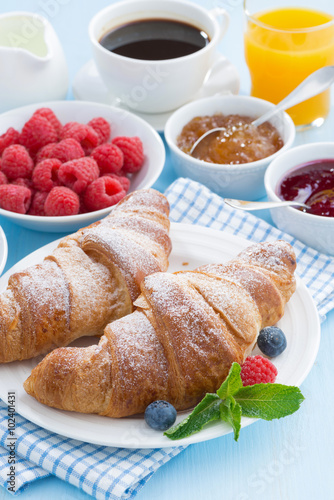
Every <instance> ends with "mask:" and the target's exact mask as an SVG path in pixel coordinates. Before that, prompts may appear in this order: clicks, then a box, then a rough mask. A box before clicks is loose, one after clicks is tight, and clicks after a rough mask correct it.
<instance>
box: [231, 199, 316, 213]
mask: <svg viewBox="0 0 334 500" xmlns="http://www.w3.org/2000/svg"><path fill="white" fill-rule="evenodd" d="M224 201H225V203H226V204H227V205H229V206H230V207H233V208H238V209H240V210H263V209H266V208H277V207H286V206H295V207H302V208H310V207H309V206H308V205H305V203H299V202H297V201H293V200H291V201H244V200H233V199H232V198H224Z"/></svg>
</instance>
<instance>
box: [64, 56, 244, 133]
mask: <svg viewBox="0 0 334 500" xmlns="http://www.w3.org/2000/svg"><path fill="white" fill-rule="evenodd" d="M239 85H240V80H239V74H238V71H237V69H236V67H235V66H234V65H233V64H232V63H231V62H230V61H229V60H228V59H226V57H224V56H223V55H222V54H218V55H217V58H216V61H215V63H214V65H213V67H212V69H211V71H210V73H209V74H208V77H207V78H206V80H205V82H204V84H203V86H202V88H201V89H200V91H199V92H198V94H197V95H196V96H195V97H194V99H193V100H195V99H200V98H202V97H208V96H211V95H217V94H219V95H222V94H227V93H229V94H237V93H238V92H239ZM73 95H74V98H75V99H78V100H80V101H94V102H100V103H103V104H111V105H113V106H118V107H120V108H122V109H128V110H129V108H128V107H126V104H124V103H122V101H121V100H120V99H118V98H117V97H116V96H114V95H112V93H110V91H108V90H107V88H106V86H105V85H104V83H103V81H102V80H101V77H100V75H99V73H98V71H97V68H96V65H95V62H94V61H93V60H90V61H88V62H87V63H86V64H85V65H84V66H83V67H82V68H81V69H80V70H79V71H78V73H77V74H76V76H75V78H74V81H73ZM132 111H133V113H136V115H137V116H140V117H141V118H143V119H144V120H146V121H147V122H148V123H149V124H150V125H152V127H153V128H155V129H156V130H157V131H159V132H162V131H163V130H164V128H165V124H166V122H167V120H168V118H169V117H170V116H171V114H172V113H173V111H171V112H169V113H140V112H137V111H135V110H132ZM174 111H175V110H174Z"/></svg>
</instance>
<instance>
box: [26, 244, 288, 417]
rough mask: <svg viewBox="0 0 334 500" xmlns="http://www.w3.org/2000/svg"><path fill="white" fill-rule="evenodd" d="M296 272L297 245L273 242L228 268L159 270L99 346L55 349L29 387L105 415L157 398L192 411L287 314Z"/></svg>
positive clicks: (134, 409) (45, 398) (62, 404)
mask: <svg viewBox="0 0 334 500" xmlns="http://www.w3.org/2000/svg"><path fill="white" fill-rule="evenodd" d="M295 268H296V260H295V255H294V252H293V250H292V247H291V246H290V245H289V244H288V243H285V242H284V241H277V242H275V243H260V244H256V245H254V246H251V247H250V248H248V249H246V250H245V251H243V252H241V253H240V254H239V255H238V257H237V258H235V259H233V260H232V261H230V262H229V263H227V264H225V265H223V264H216V265H207V266H203V267H201V268H198V269H196V270H195V271H181V272H177V273H174V274H171V273H154V274H152V275H150V276H148V277H146V278H145V280H144V281H143V283H142V285H141V289H142V294H141V295H140V297H139V298H138V300H137V301H136V302H135V306H136V307H137V309H136V311H135V312H133V313H132V314H130V315H128V316H126V317H124V318H122V319H119V320H117V321H115V322H113V323H110V324H109V325H108V326H107V327H106V328H105V331H104V335H103V336H102V337H101V339H100V342H99V344H98V345H94V346H90V347H88V348H61V349H56V350H55V351H53V352H52V353H51V354H49V355H48V356H46V357H45V358H44V360H43V361H42V362H41V363H40V364H39V365H38V366H37V367H36V368H34V369H33V371H32V374H31V376H30V377H29V378H28V379H27V380H26V382H25V384H24V387H25V390H26V391H27V392H28V393H29V394H30V395H32V396H34V397H35V398H36V399H37V400H38V401H40V402H41V403H44V404H46V405H49V406H52V407H55V408H60V409H64V410H72V411H78V412H83V413H98V414H100V415H106V416H109V417H123V416H128V415H133V414H136V413H142V412H144V411H145V408H146V406H147V405H148V404H149V403H151V402H152V401H154V400H157V399H164V400H167V401H169V402H170V403H171V404H173V405H174V406H175V407H176V409H177V410H182V409H187V408H190V407H192V406H193V405H195V404H196V403H197V402H198V401H199V400H200V399H201V398H202V397H203V395H204V394H205V393H206V392H213V391H215V390H217V388H218V387H219V386H220V384H221V383H222V381H223V380H224V379H225V377H226V376H227V374H228V371H229V369H230V366H231V364H232V362H234V361H235V362H238V363H243V361H244V359H245V357H246V356H248V355H249V354H250V353H251V351H252V349H253V347H254V344H255V342H256V339H257V335H258V332H259V330H260V329H261V328H263V327H264V326H268V325H273V324H275V323H276V322H277V321H278V320H279V319H280V318H281V317H282V315H283V313H284V306H285V304H286V302H287V301H288V300H289V299H290V297H291V295H292V294H293V292H294V290H295V287H296V282H295V277H294V271H295Z"/></svg>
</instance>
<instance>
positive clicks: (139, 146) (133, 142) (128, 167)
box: [111, 136, 144, 173]
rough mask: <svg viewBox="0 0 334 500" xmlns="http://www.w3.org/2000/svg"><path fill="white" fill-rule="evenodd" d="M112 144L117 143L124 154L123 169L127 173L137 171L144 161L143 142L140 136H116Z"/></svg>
mask: <svg viewBox="0 0 334 500" xmlns="http://www.w3.org/2000/svg"><path fill="white" fill-rule="evenodd" d="M111 142H112V144H116V146H118V147H119V148H120V149H121V150H122V151H123V155H124V165H123V169H124V171H125V172H126V173H133V172H137V171H138V170H139V169H140V168H141V167H142V165H143V162H144V150H143V143H142V142H141V140H140V139H139V137H120V136H119V137H115V138H114V139H113V140H112V141H111Z"/></svg>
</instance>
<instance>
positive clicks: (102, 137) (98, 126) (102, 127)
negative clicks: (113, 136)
mask: <svg viewBox="0 0 334 500" xmlns="http://www.w3.org/2000/svg"><path fill="white" fill-rule="evenodd" d="M87 125H90V126H91V127H92V128H93V129H94V130H95V132H96V133H97V135H98V137H99V144H103V143H105V142H107V141H108V139H109V137H110V125H109V123H108V122H107V120H105V119H104V118H102V117H98V118H93V119H92V120H90V122H88V123H87Z"/></svg>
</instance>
